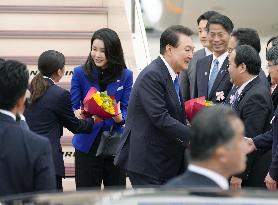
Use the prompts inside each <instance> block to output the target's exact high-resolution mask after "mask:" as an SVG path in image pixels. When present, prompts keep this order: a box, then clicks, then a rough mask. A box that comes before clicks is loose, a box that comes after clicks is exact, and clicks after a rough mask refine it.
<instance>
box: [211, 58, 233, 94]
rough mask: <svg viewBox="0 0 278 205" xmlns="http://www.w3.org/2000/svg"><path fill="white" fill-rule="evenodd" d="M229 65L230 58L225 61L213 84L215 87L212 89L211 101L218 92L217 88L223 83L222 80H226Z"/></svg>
mask: <svg viewBox="0 0 278 205" xmlns="http://www.w3.org/2000/svg"><path fill="white" fill-rule="evenodd" d="M227 65H228V57H227V58H226V59H225V61H224V62H223V64H222V66H221V68H220V70H219V72H218V74H217V77H216V79H215V81H214V83H213V86H212V88H211V92H210V94H209V99H211V97H212V95H214V93H215V92H216V89H217V87H218V86H219V84H220V83H221V81H222V79H223V78H224V76H225V75H228V73H229V72H228V69H227Z"/></svg>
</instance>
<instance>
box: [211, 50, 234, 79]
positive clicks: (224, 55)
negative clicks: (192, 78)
mask: <svg viewBox="0 0 278 205" xmlns="http://www.w3.org/2000/svg"><path fill="white" fill-rule="evenodd" d="M228 54H229V53H228V52H225V53H223V54H222V55H221V56H218V57H217V58H216V56H215V55H214V54H213V58H212V62H211V66H210V71H209V79H210V75H211V71H212V69H213V66H214V60H215V59H217V60H218V71H219V70H220V68H221V67H222V65H223V63H224V61H225V59H226V58H227V57H228Z"/></svg>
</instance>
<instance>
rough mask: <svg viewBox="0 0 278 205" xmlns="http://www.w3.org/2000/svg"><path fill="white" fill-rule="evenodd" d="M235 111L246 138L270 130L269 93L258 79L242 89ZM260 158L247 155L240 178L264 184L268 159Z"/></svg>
mask: <svg viewBox="0 0 278 205" xmlns="http://www.w3.org/2000/svg"><path fill="white" fill-rule="evenodd" d="M235 110H236V112H237V113H238V115H239V117H240V118H241V120H242V121H243V123H244V125H245V136H246V137H255V136H257V135H259V134H261V133H264V132H266V131H267V130H269V129H270V123H269V122H270V120H271V117H272V113H273V106H272V101H271V97H270V91H269V89H268V88H267V87H266V86H265V85H264V84H263V83H262V82H261V80H260V78H259V77H256V78H255V79H254V80H252V81H251V82H250V83H248V84H247V85H246V87H245V88H244V89H243V91H242V92H241V94H240V96H239V98H238V101H236V102H235ZM261 158H262V156H260V155H259V153H251V154H250V155H248V161H247V168H246V170H245V172H244V173H243V174H242V175H240V177H241V178H243V179H247V175H249V177H251V176H252V177H253V179H252V180H253V181H254V180H256V181H258V183H259V182H261V183H262V184H264V183H263V180H264V177H265V176H266V174H267V173H266V171H267V170H266V167H268V166H269V163H270V159H269V157H266V159H265V158H264V160H261ZM257 163H261V164H260V166H258V167H259V168H258V169H255V168H254V167H257V166H256V164H257ZM248 180H249V179H248ZM250 183H253V182H250ZM255 185H256V184H254V186H255Z"/></svg>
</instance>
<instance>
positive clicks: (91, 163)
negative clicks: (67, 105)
mask: <svg viewBox="0 0 278 205" xmlns="http://www.w3.org/2000/svg"><path fill="white" fill-rule="evenodd" d="M132 83H133V77H132V71H130V70H129V69H127V68H126V65H125V61H124V55H123V49H122V46H121V41H120V39H119V37H118V35H117V33H116V32H115V31H113V30H111V29H108V28H102V29H99V30H97V31H96V32H94V34H93V36H92V39H91V51H90V53H89V56H88V59H87V61H86V62H85V64H84V65H82V66H79V67H76V68H75V69H74V72H73V77H72V80H71V101H72V105H73V109H74V110H75V111H76V112H78V110H79V109H80V107H81V106H82V102H83V100H84V98H85V96H86V94H87V92H88V91H89V89H90V88H91V87H95V88H96V89H97V90H98V91H101V92H102V91H107V93H108V95H110V96H115V98H116V101H117V103H119V104H120V110H121V114H119V115H117V116H116V117H114V118H110V119H105V120H101V121H99V122H98V123H97V121H95V124H94V127H93V131H92V132H91V133H90V134H76V135H74V137H73V140H72V143H73V146H74V148H75V181H76V187H77V188H80V187H98V188H100V187H101V184H102V181H103V184H104V187H109V186H125V180H126V176H125V172H124V171H123V170H120V169H119V168H117V167H115V166H114V164H113V160H114V157H113V156H111V157H96V151H97V148H98V146H99V143H100V138H101V134H102V132H103V131H107V130H110V128H111V126H114V128H115V130H116V131H118V132H122V129H123V125H124V123H125V118H126V116H127V106H128V99H129V95H130V92H131V88H132ZM97 118H98V116H96V119H97Z"/></svg>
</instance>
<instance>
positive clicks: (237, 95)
mask: <svg viewBox="0 0 278 205" xmlns="http://www.w3.org/2000/svg"><path fill="white" fill-rule="evenodd" d="M238 97H239V92H238V89H237V90H236V92H235V95H234V101H233V102H232V108H235V107H236V105H237V103H238Z"/></svg>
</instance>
